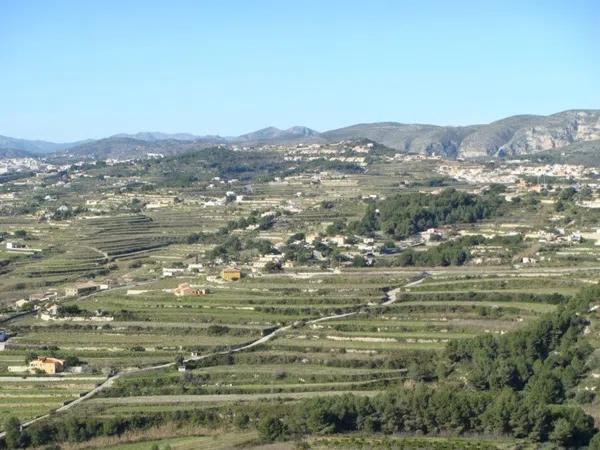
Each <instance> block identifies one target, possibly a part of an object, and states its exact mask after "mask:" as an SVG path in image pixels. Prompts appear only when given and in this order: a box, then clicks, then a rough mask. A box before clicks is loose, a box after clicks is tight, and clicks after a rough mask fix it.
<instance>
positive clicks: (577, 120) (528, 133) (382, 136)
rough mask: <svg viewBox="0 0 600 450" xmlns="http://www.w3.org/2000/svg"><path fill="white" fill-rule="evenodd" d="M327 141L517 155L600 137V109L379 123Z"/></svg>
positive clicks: (419, 150) (468, 155)
mask: <svg viewBox="0 0 600 450" xmlns="http://www.w3.org/2000/svg"><path fill="white" fill-rule="evenodd" d="M321 137H323V138H326V139H327V140H329V141H332V140H340V139H356V138H358V137H364V138H367V139H371V140H373V141H375V142H378V143H380V144H383V145H386V146H388V147H391V148H393V149H396V150H398V151H401V152H413V153H422V154H432V153H436V154H438V155H443V156H448V157H463V158H477V157H485V156H515V155H521V154H531V153H536V152H539V151H543V150H548V149H553V148H559V147H564V146H567V145H570V144H573V143H575V142H583V141H591V140H596V139H600V110H578V111H564V112H561V113H558V114H553V115H551V116H527V115H523V116H512V117H508V118H506V119H502V120H498V121H496V122H492V123H490V124H488V125H471V126H465V127H441V126H436V125H420V124H413V125H407V124H402V123H396V122H379V123H370V124H359V125H353V126H350V127H346V128H340V129H337V130H331V131H326V132H325V133H321ZM599 156H600V155H599Z"/></svg>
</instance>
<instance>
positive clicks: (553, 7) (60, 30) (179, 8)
mask: <svg viewBox="0 0 600 450" xmlns="http://www.w3.org/2000/svg"><path fill="white" fill-rule="evenodd" d="M599 49H600V2H598V1H597V0H588V1H585V0H564V1H552V0H547V1H543V2H540V1H510V0H503V1H456V0H455V1H427V0H419V1H416V0H415V1H400V0H397V1H378V0H374V1H352V0H346V1H336V0H330V1H325V0H323V1H310V0H307V1H295V2H292V1H284V0H279V1H260V0H256V1H251V0H246V1H227V0H222V1H217V0H214V1H208V0H206V1H176V0H173V1H169V2H165V1H162V2H158V1H157V2H152V1H148V0H146V1H110V0H103V1H50V0H46V1H39V2H36V1H27V0H23V1H13V2H10V1H3V2H0V134H3V135H8V136H15V137H24V138H30V139H31V138H40V139H49V140H54V141H69V140H75V139H81V138H86V137H93V138H98V137H104V136H108V135H111V134H115V133H118V132H137V131H150V130H152V131H165V132H190V133H196V134H221V135H236V134H240V133H244V132H247V131H252V130H255V129H258V128H262V127H265V126H269V125H274V126H277V127H280V128H287V127H290V126H292V125H306V126H309V127H311V128H315V129H318V130H325V129H331V128H336V127H341V126H345V125H349V124H353V123H358V122H374V121H398V122H422V123H436V124H452V125H457V124H472V123H484V122H490V121H493V120H495V119H498V118H501V117H504V116H508V115H512V114H520V113H535V114H550V113H553V112H558V111H561V110H565V109H572V108H600V57H599V56H598V55H599V54H600V51H599Z"/></svg>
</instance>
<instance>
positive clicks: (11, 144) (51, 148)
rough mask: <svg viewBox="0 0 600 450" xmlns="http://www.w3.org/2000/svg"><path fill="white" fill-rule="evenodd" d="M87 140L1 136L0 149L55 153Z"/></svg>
mask: <svg viewBox="0 0 600 450" xmlns="http://www.w3.org/2000/svg"><path fill="white" fill-rule="evenodd" d="M83 142H87V141H78V142H66V143H56V142H48V141H40V140H27V139H19V138H12V137H8V136H0V149H2V150H24V151H26V152H30V153H38V154H43V153H53V152H57V151H61V150H65V149H68V148H70V147H74V146H76V145H79V144H82V143H83Z"/></svg>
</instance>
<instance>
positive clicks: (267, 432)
mask: <svg viewBox="0 0 600 450" xmlns="http://www.w3.org/2000/svg"><path fill="white" fill-rule="evenodd" d="M256 429H257V430H258V434H259V435H260V437H261V438H262V439H264V440H265V441H269V442H272V441H277V440H281V439H283V438H285V437H286V436H287V433H288V427H287V425H286V424H285V423H284V422H282V421H281V419H280V418H279V417H276V416H274V415H269V416H266V417H264V418H263V419H261V420H260V421H259V422H258V424H257V425H256Z"/></svg>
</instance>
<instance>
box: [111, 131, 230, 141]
mask: <svg viewBox="0 0 600 450" xmlns="http://www.w3.org/2000/svg"><path fill="white" fill-rule="evenodd" d="M111 138H131V139H137V140H139V141H167V140H175V141H202V140H211V141H223V142H225V141H226V139H225V138H222V137H220V136H196V135H193V134H189V133H161V132H158V131H144V132H140V133H135V134H126V133H120V134H115V135H114V136H111Z"/></svg>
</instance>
